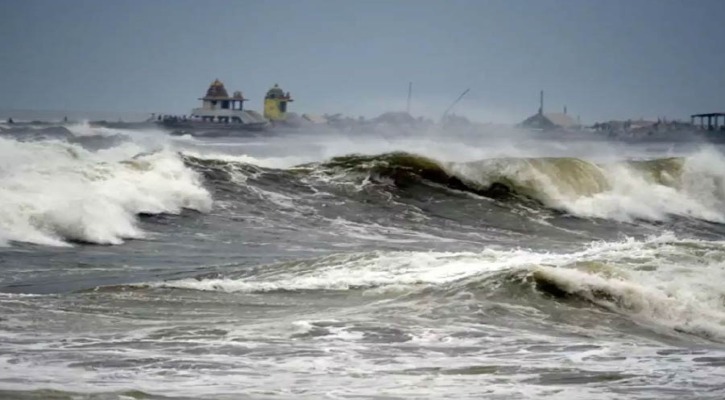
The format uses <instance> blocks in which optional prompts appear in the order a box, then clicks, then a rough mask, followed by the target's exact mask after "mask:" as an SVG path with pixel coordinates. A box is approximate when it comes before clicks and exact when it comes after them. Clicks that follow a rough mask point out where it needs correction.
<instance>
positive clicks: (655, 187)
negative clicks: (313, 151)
mask: <svg viewBox="0 0 725 400" xmlns="http://www.w3.org/2000/svg"><path fill="white" fill-rule="evenodd" d="M185 157H186V158H185V160H186V162H187V164H189V165H191V166H192V167H194V168H196V169H198V170H200V171H201V172H202V173H203V174H204V175H205V176H206V177H208V178H210V179H211V180H212V181H214V182H219V183H224V184H226V183H227V182H230V181H234V180H235V179H236V178H235V176H236V177H238V176H239V174H242V175H245V176H250V175H253V174H259V173H262V174H266V175H268V176H272V175H274V176H275V177H276V178H275V180H276V181H277V182H276V183H278V184H279V185H298V186H299V180H300V179H303V178H305V179H307V181H308V182H309V181H310V179H309V178H320V179H323V180H324V181H325V182H324V183H326V184H329V183H331V182H334V183H337V184H353V185H358V186H365V185H376V187H377V188H378V189H380V190H386V191H393V192H396V193H406V192H410V191H412V190H415V191H420V190H435V191H437V192H440V189H445V190H453V191H457V192H464V193H472V194H475V195H479V196H484V197H488V198H491V199H495V200H498V201H500V202H503V203H511V204H517V203H522V202H524V203H525V204H527V205H529V206H531V205H534V206H536V207H537V208H538V207H545V208H548V209H550V210H558V211H563V212H565V213H568V214H571V215H574V216H578V217H595V218H604V219H613V220H619V221H634V220H638V219H642V220H651V221H661V220H666V219H668V218H670V217H671V216H681V217H686V218H695V219H703V220H707V221H712V222H718V223H721V222H725V214H723V212H722V211H721V210H722V209H723V206H724V205H725V183H724V179H725V173H723V172H722V171H723V170H725V169H721V168H720V167H723V168H725V159H723V157H722V156H721V155H720V154H719V153H716V152H701V153H699V154H695V155H693V156H690V157H676V158H673V157H670V158H661V159H653V160H633V161H617V162H609V163H594V162H591V161H587V160H583V159H578V158H497V159H486V160H481V161H474V162H466V163H457V162H444V161H440V160H436V159H434V158H430V157H425V156H421V155H416V154H411V153H405V152H393V153H384V154H378V155H347V156H341V157H335V158H332V159H330V160H328V161H326V162H322V163H311V164H305V165H301V166H298V167H295V168H291V169H287V170H272V169H264V168H261V167H256V166H253V165H250V164H245V163H234V162H227V161H217V160H200V159H195V158H193V157H189V156H185ZM222 181H224V182H222ZM320 183H321V182H318V184H320ZM302 186H304V185H302ZM471 201H475V200H471Z"/></svg>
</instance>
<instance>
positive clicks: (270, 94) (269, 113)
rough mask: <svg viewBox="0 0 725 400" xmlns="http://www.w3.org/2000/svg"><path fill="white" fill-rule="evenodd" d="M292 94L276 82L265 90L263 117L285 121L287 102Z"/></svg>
mask: <svg viewBox="0 0 725 400" xmlns="http://www.w3.org/2000/svg"><path fill="white" fill-rule="evenodd" d="M291 101H293V100H292V96H290V94H289V92H287V93H286V94H285V92H284V91H283V90H282V89H280V87H279V85H277V84H276V83H275V84H274V87H273V88H271V89H269V90H268V91H267V95H266V96H264V117H265V118H267V119H268V120H270V121H272V122H280V121H285V120H286V119H287V103H288V102H291Z"/></svg>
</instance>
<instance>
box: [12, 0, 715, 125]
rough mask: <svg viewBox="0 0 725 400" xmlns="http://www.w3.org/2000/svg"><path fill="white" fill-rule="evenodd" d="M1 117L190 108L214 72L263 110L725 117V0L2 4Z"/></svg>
mask: <svg viewBox="0 0 725 400" xmlns="http://www.w3.org/2000/svg"><path fill="white" fill-rule="evenodd" d="M0 55H1V57H2V61H1V62H0V108H15V109H61V110H97V111H143V112H146V111H148V112H174V113H179V114H183V113H187V112H188V111H189V110H190V109H191V108H192V107H195V106H196V105H197V98H198V97H200V96H202V95H203V94H204V92H205V90H206V88H207V86H208V85H209V83H210V82H211V81H212V80H213V79H214V78H219V79H221V80H222V81H223V82H224V83H225V84H226V86H227V89H228V90H229V91H230V92H231V91H233V90H242V91H243V92H244V95H245V97H248V98H250V99H251V100H252V101H250V102H248V103H247V107H249V108H252V109H257V110H261V103H262V98H263V96H264V93H265V91H266V90H267V89H268V88H269V87H270V86H271V85H273V84H274V83H279V84H280V86H282V87H283V89H285V90H288V91H291V92H292V95H293V97H295V99H296V101H295V103H293V105H292V107H291V109H292V110H293V111H298V112H312V113H318V114H322V113H325V112H327V113H335V112H342V113H345V114H349V115H353V116H357V115H365V116H374V115H376V114H378V113H381V112H383V111H386V110H403V109H404V108H405V99H406V96H407V87H408V82H409V81H412V82H413V85H414V98H413V108H412V112H413V114H415V115H421V114H423V115H427V116H431V117H435V118H437V117H439V116H440V114H442V112H443V110H444V109H445V108H446V106H447V105H448V104H449V103H450V102H452V101H453V100H454V99H455V98H456V97H457V96H458V95H459V94H460V93H461V92H462V91H463V90H465V89H466V88H470V89H471V91H470V93H469V95H468V96H467V97H466V98H465V99H464V100H463V101H462V102H461V103H460V104H459V106H457V107H456V109H455V112H457V113H459V114H464V115H466V116H468V117H470V118H472V119H474V120H477V121H484V122H486V121H490V122H518V121H520V120H522V119H524V118H525V117H526V116H528V115H529V114H532V113H534V112H535V111H536V110H537V108H538V92H539V90H540V89H543V90H545V91H546V106H545V108H546V110H547V111H561V110H562V108H563V106H564V105H567V106H568V109H569V112H570V113H571V114H573V115H580V116H581V118H582V119H583V120H584V121H587V122H593V121H597V120H604V119H610V118H639V117H645V118H652V117H657V116H667V117H671V118H673V117H679V118H682V117H686V116H687V115H689V114H690V113H694V112H711V111H725V1H723V0H689V1H685V0H678V1H675V0H606V1H604V0H602V1H595V0H535V1H534V0H527V1H523V0H521V1H519V0H502V1H486V0H472V1H465V0H460V1H455V0H453V1H450V0H449V1H443V0H440V1H427V0H392V1H372V0H365V1H340V0H329V1H326V0H325V1H304V0H296V1H293V0H274V1H272V0H270V1H240V0H234V1H222V0H209V1H202V0H198V1H191V0H173V1H172V0H127V1H97V0H3V1H2V2H0Z"/></svg>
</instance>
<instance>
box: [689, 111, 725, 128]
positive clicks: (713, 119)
mask: <svg viewBox="0 0 725 400" xmlns="http://www.w3.org/2000/svg"><path fill="white" fill-rule="evenodd" d="M698 118H699V119H700V123H699V125H700V128H702V129H707V130H709V131H716V130H725V113H705V114H693V115H691V116H690V122H691V123H692V125H696V126H697V125H698V124H695V120H696V119H698ZM720 118H722V120H723V123H722V125H721V124H720ZM705 120H707V125H705Z"/></svg>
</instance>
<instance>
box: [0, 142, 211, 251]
mask: <svg viewBox="0 0 725 400" xmlns="http://www.w3.org/2000/svg"><path fill="white" fill-rule="evenodd" d="M210 207H211V197H210V195H209V193H208V192H207V191H206V190H205V189H204V188H203V186H202V182H201V180H200V178H199V177H198V175H197V173H196V172H194V171H193V170H191V169H190V168H187V167H186V166H185V165H184V163H183V161H182V160H181V158H180V157H179V156H178V155H177V154H176V153H175V152H172V151H167V150H161V151H154V152H150V153H149V152H146V153H144V149H143V148H141V147H140V146H138V145H137V144H134V143H132V142H126V143H123V144H121V145H119V146H114V147H111V148H108V149H105V150H97V151H90V150H87V149H85V148H83V147H81V146H80V145H78V144H73V143H69V142H66V141H59V140H43V141H29V142H21V141H16V140H12V139H6V138H0V242H8V241H21V242H32V243H37V244H45V245H67V243H68V242H69V241H81V242H90V243H99V244H118V243H121V242H122V241H123V239H125V238H140V237H143V235H144V234H143V232H142V231H141V230H140V229H139V228H138V226H137V221H136V218H137V217H136V216H137V214H140V213H149V214H156V213H178V212H180V211H181V210H182V209H184V208H189V209H194V210H199V211H206V210H208V209H209V208H210Z"/></svg>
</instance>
